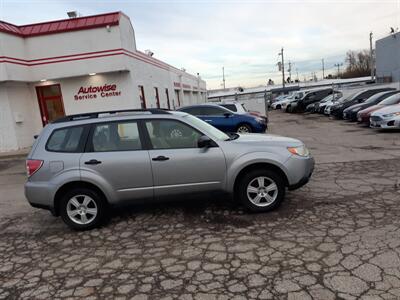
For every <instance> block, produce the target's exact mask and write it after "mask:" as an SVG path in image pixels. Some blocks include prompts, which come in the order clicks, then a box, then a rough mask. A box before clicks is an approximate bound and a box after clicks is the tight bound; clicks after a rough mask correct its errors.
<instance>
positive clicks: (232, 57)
mask: <svg viewBox="0 0 400 300" xmlns="http://www.w3.org/2000/svg"><path fill="white" fill-rule="evenodd" d="M71 10H77V11H78V12H79V13H80V14H82V15H92V14H98V13H104V12H112V11H123V12H124V13H125V14H127V15H128V16H129V17H130V19H131V21H132V24H133V27H134V29H135V33H136V44H137V47H138V49H139V50H145V49H151V50H152V51H153V52H154V53H155V54H154V55H155V57H157V58H159V59H161V60H164V61H166V62H168V63H170V64H172V65H174V66H177V67H184V68H186V70H187V71H188V72H191V73H193V74H195V73H197V72H199V73H200V76H202V78H203V79H205V80H206V81H207V87H208V88H219V87H220V86H221V82H222V66H225V74H226V84H227V86H239V85H240V86H245V87H250V86H256V85H260V84H265V83H266V81H267V80H268V78H272V79H273V80H274V81H275V83H280V82H281V79H280V78H281V77H280V76H281V75H280V73H279V72H278V69H277V66H276V63H277V61H278V60H279V58H278V52H279V51H280V48H281V47H284V51H285V63H287V62H289V60H290V61H291V62H292V63H294V65H293V67H292V70H293V71H292V78H294V79H295V78H296V69H297V70H298V73H299V77H300V79H301V80H303V78H304V76H307V77H310V76H311V72H313V71H316V72H317V75H319V76H321V74H322V72H321V59H322V58H324V59H325V65H326V68H327V69H330V70H328V72H333V70H332V68H333V65H334V64H335V63H341V62H344V55H345V53H346V51H347V50H349V49H351V50H359V49H368V48H369V33H370V31H372V32H373V33H374V37H375V38H380V37H383V36H385V35H387V34H388V33H389V31H390V27H394V28H397V27H400V0H391V1H387V0H379V1H357V0H352V1H350V0H348V1H341V0H331V1H324V0H314V1H300V0H298V1H296V0H292V1H285V0H283V1H277V0H269V1H268V0H263V1H262V0H259V1H245V0H241V1H233V0H230V1H223V0H214V1H212V0H209V1H201V0H186V1H167V0H166V1H161V0H159V1H151V0H148V1H135V0H132V1H119V0H113V1H111V0H110V1H94V0H93V1H88V0H86V1H73V0H69V1H56V0H51V1H48V0H41V1H37V0H31V1H26V0H25V1H21V0H0V19H1V20H3V21H7V22H10V23H14V24H18V25H19V24H27V23H33V22H41V21H46V20H55V19H62V18H65V17H66V12H67V11H71ZM286 67H287V66H286Z"/></svg>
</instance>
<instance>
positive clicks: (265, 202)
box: [247, 176, 278, 207]
mask: <svg viewBox="0 0 400 300" xmlns="http://www.w3.org/2000/svg"><path fill="white" fill-rule="evenodd" d="M277 197H278V186H277V184H276V183H275V181H273V180H272V179H271V178H269V177H264V176H260V177H256V178H254V179H253V180H252V181H250V183H249V184H248V186H247V198H248V199H249V200H250V201H251V203H253V204H254V205H256V206H260V207H265V206H269V205H271V204H272V203H274V202H275V200H276V198H277Z"/></svg>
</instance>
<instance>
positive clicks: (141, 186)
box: [25, 109, 314, 230]
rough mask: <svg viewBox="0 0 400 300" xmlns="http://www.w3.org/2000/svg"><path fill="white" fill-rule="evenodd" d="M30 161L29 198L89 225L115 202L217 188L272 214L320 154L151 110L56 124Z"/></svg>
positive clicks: (78, 225) (287, 141) (74, 223)
mask: <svg viewBox="0 0 400 300" xmlns="http://www.w3.org/2000/svg"><path fill="white" fill-rule="evenodd" d="M178 131H179V132H180V133H181V134H177V132H178ZM26 166H27V174H28V180H27V182H26V184H25V195H26V198H27V199H28V201H29V203H30V204H31V205H32V206H33V207H37V208H42V209H48V210H50V211H51V212H52V213H53V214H54V215H56V216H59V215H60V216H61V218H62V219H63V221H64V222H65V223H66V224H67V225H68V226H69V227H71V228H73V229H77V230H88V229H92V228H95V227H98V226H100V225H101V224H102V223H103V222H104V220H106V218H107V214H109V211H110V207H112V206H117V205H122V204H131V203H135V202H136V203H137V202H139V201H140V202H145V201H154V200H161V199H171V198H173V199H176V198H177V197H179V196H188V195H191V194H194V193H196V194H197V193H205V194H206V195H208V194H209V193H210V192H213V191H220V192H225V193H228V194H231V195H233V196H234V197H235V198H237V199H238V200H239V201H240V202H241V203H242V204H243V205H244V206H245V207H246V208H247V209H248V210H250V211H253V212H265V211H269V210H272V209H275V208H277V207H278V206H279V205H280V203H281V202H282V201H283V199H284V197H285V192H286V188H289V189H296V188H299V187H301V186H303V185H304V184H306V183H307V182H308V180H309V178H310V176H311V174H312V172H313V169H314V160H313V158H312V157H311V156H310V154H309V152H308V150H307V148H306V146H305V145H304V144H303V143H302V142H301V141H299V140H296V139H292V138H286V137H280V136H273V135H261V134H249V135H240V134H230V135H228V134H225V133H223V132H221V131H220V130H218V129H216V128H215V127H213V126H211V125H209V124H207V123H206V122H203V121H202V120H200V119H198V118H196V117H194V116H191V115H189V114H186V113H182V112H176V111H163V110H159V109H149V110H136V111H129V112H128V111H124V112H115V111H114V112H107V114H106V112H99V113H89V114H81V115H75V116H67V117H64V118H62V119H60V120H58V121H56V122H54V123H50V124H49V125H47V126H46V127H45V128H44V129H43V130H42V132H41V133H40V135H39V137H38V139H37V141H36V143H35V145H34V146H33V147H32V150H31V152H30V153H29V155H28V157H27V160H26Z"/></svg>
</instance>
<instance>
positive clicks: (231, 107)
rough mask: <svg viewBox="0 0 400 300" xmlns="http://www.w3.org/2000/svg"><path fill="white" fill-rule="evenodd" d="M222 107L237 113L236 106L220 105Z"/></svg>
mask: <svg viewBox="0 0 400 300" xmlns="http://www.w3.org/2000/svg"><path fill="white" fill-rule="evenodd" d="M220 105H221V106H222V107H225V108H227V109H229V110H231V111H234V112H237V108H236V105H235V104H220Z"/></svg>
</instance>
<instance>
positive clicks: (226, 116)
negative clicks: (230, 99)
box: [224, 112, 232, 118]
mask: <svg viewBox="0 0 400 300" xmlns="http://www.w3.org/2000/svg"><path fill="white" fill-rule="evenodd" d="M224 116H225V118H229V117H230V116H232V114H231V113H228V112H226V113H224Z"/></svg>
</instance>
